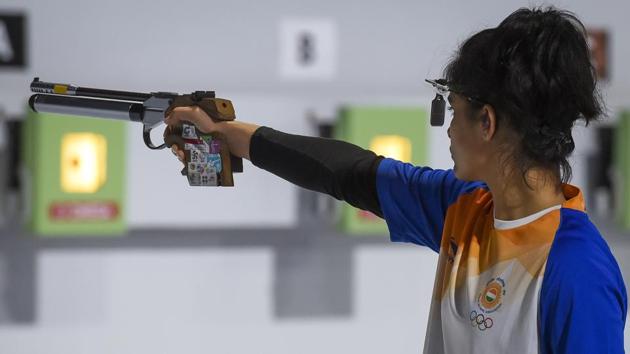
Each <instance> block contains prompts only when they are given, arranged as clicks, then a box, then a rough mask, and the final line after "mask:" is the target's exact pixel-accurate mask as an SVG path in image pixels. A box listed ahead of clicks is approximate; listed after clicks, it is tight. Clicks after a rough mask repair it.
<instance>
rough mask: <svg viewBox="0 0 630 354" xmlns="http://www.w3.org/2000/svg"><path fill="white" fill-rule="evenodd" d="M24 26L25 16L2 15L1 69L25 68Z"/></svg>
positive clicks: (0, 18) (0, 37)
mask: <svg viewBox="0 0 630 354" xmlns="http://www.w3.org/2000/svg"><path fill="white" fill-rule="evenodd" d="M24 24H25V19H24V15H19V14H18V15H16V14H10V15H9V14H3V13H0V69H2V68H9V67H12V68H24V67H25V65H26V51H25V49H26V38H25V29H24Z"/></svg>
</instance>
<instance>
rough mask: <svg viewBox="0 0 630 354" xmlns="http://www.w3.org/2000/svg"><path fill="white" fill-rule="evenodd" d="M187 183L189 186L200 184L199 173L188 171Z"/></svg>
mask: <svg viewBox="0 0 630 354" xmlns="http://www.w3.org/2000/svg"><path fill="white" fill-rule="evenodd" d="M188 184H190V185H191V186H199V185H201V174H200V173H190V172H189V173H188Z"/></svg>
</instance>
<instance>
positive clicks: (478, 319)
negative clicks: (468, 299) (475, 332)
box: [470, 310, 494, 331]
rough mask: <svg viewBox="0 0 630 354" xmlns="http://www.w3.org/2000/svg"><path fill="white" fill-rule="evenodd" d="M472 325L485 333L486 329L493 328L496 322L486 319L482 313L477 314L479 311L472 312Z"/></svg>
mask: <svg viewBox="0 0 630 354" xmlns="http://www.w3.org/2000/svg"><path fill="white" fill-rule="evenodd" d="M470 323H471V325H472V326H473V327H477V328H479V330H480V331H485V330H486V329H489V328H492V326H493V325H494V321H493V320H492V318H490V317H485V316H484V315H483V314H481V313H477V311H474V310H473V311H471V312H470Z"/></svg>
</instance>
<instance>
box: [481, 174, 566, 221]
mask: <svg viewBox="0 0 630 354" xmlns="http://www.w3.org/2000/svg"><path fill="white" fill-rule="evenodd" d="M525 176H526V177H525V178H526V179H527V181H528V183H529V186H528V185H527V184H526V183H525V180H524V179H523V177H522V175H521V174H520V173H513V174H512V176H510V177H507V176H505V175H503V176H501V177H500V178H489V179H488V180H487V181H485V182H486V184H487V185H488V187H489V188H490V191H491V192H492V200H493V203H494V216H495V217H496V218H497V219H501V220H515V219H520V218H523V217H526V216H528V215H531V214H534V213H536V212H538V211H541V210H544V209H546V208H549V207H552V206H554V205H559V204H562V203H563V202H564V201H566V198H565V197H564V194H563V193H562V190H561V188H558V180H557V177H555V176H552V175H551V174H550V173H549V172H546V171H543V170H540V169H530V170H529V171H528V172H527V173H526V175H525Z"/></svg>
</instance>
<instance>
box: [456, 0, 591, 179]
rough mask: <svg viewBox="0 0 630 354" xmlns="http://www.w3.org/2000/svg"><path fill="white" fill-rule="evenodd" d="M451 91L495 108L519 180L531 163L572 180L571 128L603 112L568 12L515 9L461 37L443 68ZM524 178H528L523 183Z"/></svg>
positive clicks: (580, 35)
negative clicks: (511, 136)
mask: <svg viewBox="0 0 630 354" xmlns="http://www.w3.org/2000/svg"><path fill="white" fill-rule="evenodd" d="M444 78H445V79H446V80H447V82H448V83H449V85H450V86H451V87H454V88H455V89H454V90H453V91H455V92H458V93H461V94H463V95H465V96H468V97H471V98H474V99H475V100H472V101H471V105H472V108H473V109H475V108H477V109H478V108H480V107H481V106H482V105H481V104H480V103H478V102H482V103H487V104H490V105H491V106H493V107H494V109H495V111H496V114H497V130H499V129H504V127H510V128H511V129H512V130H513V132H515V133H516V136H517V137H518V138H517V141H518V143H517V144H516V145H515V146H513V152H512V154H511V157H512V158H513V161H514V162H515V163H516V166H518V167H519V168H520V171H521V172H522V175H523V178H525V173H526V172H527V170H529V169H530V168H532V167H542V168H545V169H547V170H550V171H553V173H554V174H555V175H556V176H557V177H558V179H559V181H560V182H561V183H566V182H568V181H569V180H570V179H571V166H570V165H569V162H568V161H567V158H568V156H569V155H570V154H571V153H572V152H573V149H574V148H575V144H574V142H573V138H572V136H571V129H572V128H573V126H574V124H575V122H576V121H577V120H579V119H584V120H585V122H586V125H588V123H589V122H591V121H592V120H595V119H597V118H598V117H599V116H600V115H601V114H602V112H603V104H602V100H601V96H600V94H599V92H598V90H597V87H596V75H595V70H594V67H593V65H592V63H591V61H590V51H589V48H588V44H587V38H586V30H585V28H584V25H583V24H582V23H581V22H580V20H578V18H577V17H576V16H575V15H574V14H573V13H571V12H568V11H563V10H558V9H556V8H553V7H548V8H544V9H543V8H534V9H526V8H522V9H519V10H517V11H515V12H514V13H512V14H511V15H509V16H508V17H507V18H506V19H505V20H503V21H502V22H501V23H500V24H499V26H497V27H495V28H489V29H485V30H482V31H480V32H478V33H476V34H474V35H473V36H471V37H470V38H468V39H467V40H466V41H465V42H464V43H463V44H462V45H461V46H460V47H459V49H458V51H457V52H456V54H455V56H454V57H453V58H452V59H451V61H450V62H449V63H448V65H447V66H446V68H445V70H444ZM526 182H527V181H526Z"/></svg>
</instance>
